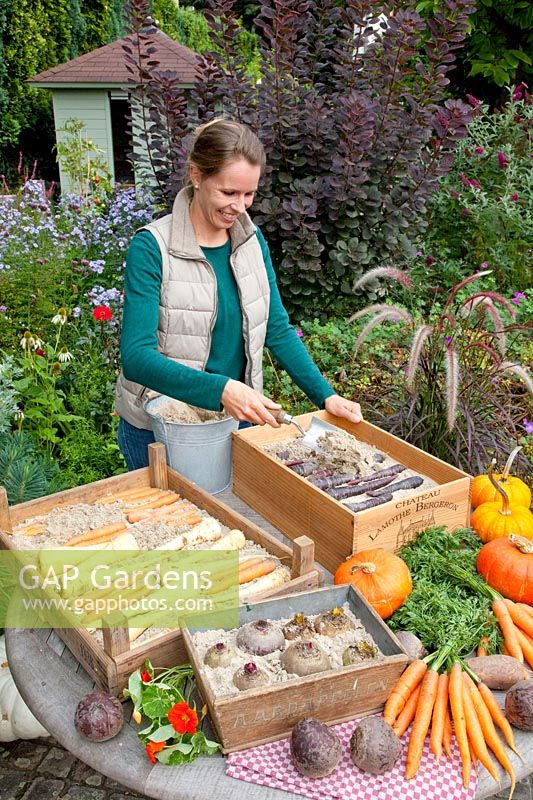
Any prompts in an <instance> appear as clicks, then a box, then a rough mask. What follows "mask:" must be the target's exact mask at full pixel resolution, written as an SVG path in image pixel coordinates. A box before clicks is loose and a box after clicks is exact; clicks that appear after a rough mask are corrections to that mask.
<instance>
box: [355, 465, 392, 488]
mask: <svg viewBox="0 0 533 800" xmlns="http://www.w3.org/2000/svg"><path fill="white" fill-rule="evenodd" d="M404 469H406V467H404V466H403V464H393V465H392V467H387V468H386V469H377V470H376V471H375V472H371V473H370V475H362V476H361V477H356V478H352V479H351V480H349V481H346V483H349V484H350V486H357V485H358V484H359V483H367V482H368V481H375V480H377V479H378V478H386V477H387V476H388V475H391V476H392V477H394V476H395V475H398V473H400V472H403V471H404Z"/></svg>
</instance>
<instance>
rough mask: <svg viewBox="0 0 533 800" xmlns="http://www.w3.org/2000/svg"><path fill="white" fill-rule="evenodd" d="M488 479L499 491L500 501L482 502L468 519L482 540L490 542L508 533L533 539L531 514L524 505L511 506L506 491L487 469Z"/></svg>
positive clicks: (532, 516) (532, 517)
mask: <svg viewBox="0 0 533 800" xmlns="http://www.w3.org/2000/svg"><path fill="white" fill-rule="evenodd" d="M489 480H490V482H491V483H492V485H493V486H494V488H495V489H496V491H497V492H499V493H500V495H501V497H502V502H501V504H500V503H482V504H481V505H480V506H478V507H477V508H476V510H475V511H474V513H473V514H472V517H471V519H470V525H471V527H472V528H473V529H474V530H475V532H476V533H477V535H478V536H479V538H480V539H481V541H482V542H490V541H492V539H498V538H499V537H501V536H508V535H509V534H510V533H517V534H518V535H519V536H525V537H526V539H533V514H532V513H531V511H530V510H529V509H528V508H524V506H511V504H510V503H509V499H508V497H507V493H506V492H505V490H504V489H502V487H501V486H500V484H499V483H497V482H496V481H495V480H494V475H493V474H492V472H491V471H490V470H489Z"/></svg>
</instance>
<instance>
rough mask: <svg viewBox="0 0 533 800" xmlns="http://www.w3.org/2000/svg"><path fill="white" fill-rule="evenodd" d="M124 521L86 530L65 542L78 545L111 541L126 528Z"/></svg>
mask: <svg viewBox="0 0 533 800" xmlns="http://www.w3.org/2000/svg"><path fill="white" fill-rule="evenodd" d="M126 527H127V526H126V525H125V524H124V522H112V523H110V524H109V525H103V526H102V527H100V528H93V529H92V531H85V533H80V534H78V536H74V537H73V538H72V539H69V540H68V542H65V545H66V546H67V547H77V546H78V545H84V544H87V545H88V544H101V543H102V542H107V541H110V540H111V539H114V538H115V537H116V536H118V535H119V534H120V533H122V531H124V530H126Z"/></svg>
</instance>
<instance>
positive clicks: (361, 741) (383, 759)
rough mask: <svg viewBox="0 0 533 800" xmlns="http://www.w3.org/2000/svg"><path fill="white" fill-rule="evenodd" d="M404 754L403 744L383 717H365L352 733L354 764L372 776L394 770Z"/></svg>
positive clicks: (351, 743)
mask: <svg viewBox="0 0 533 800" xmlns="http://www.w3.org/2000/svg"><path fill="white" fill-rule="evenodd" d="M401 754H402V743H401V742H400V740H399V738H398V737H397V736H396V734H395V733H394V731H393V730H392V728H391V726H390V725H389V723H388V722H385V720H384V719H383V717H365V718H364V719H362V720H361V722H360V723H359V725H358V726H357V728H355V730H354V732H353V733H352V738H351V739H350V756H351V758H352V761H353V763H354V764H355V766H356V767H359V769H362V770H364V771H365V772H371V773H372V775H382V774H383V773H384V772H387V771H388V770H389V769H392V768H393V766H394V765H395V764H396V762H397V761H398V759H399V758H400V756H401Z"/></svg>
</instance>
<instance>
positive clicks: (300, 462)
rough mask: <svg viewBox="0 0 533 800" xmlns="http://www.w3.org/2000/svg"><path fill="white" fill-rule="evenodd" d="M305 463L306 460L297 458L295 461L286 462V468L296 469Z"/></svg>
mask: <svg viewBox="0 0 533 800" xmlns="http://www.w3.org/2000/svg"><path fill="white" fill-rule="evenodd" d="M304 461H305V458H295V459H294V461H286V462H285V466H286V467H295V466H296V465H297V464H303V463H304Z"/></svg>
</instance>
